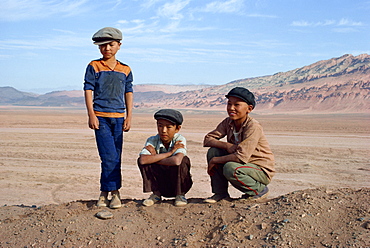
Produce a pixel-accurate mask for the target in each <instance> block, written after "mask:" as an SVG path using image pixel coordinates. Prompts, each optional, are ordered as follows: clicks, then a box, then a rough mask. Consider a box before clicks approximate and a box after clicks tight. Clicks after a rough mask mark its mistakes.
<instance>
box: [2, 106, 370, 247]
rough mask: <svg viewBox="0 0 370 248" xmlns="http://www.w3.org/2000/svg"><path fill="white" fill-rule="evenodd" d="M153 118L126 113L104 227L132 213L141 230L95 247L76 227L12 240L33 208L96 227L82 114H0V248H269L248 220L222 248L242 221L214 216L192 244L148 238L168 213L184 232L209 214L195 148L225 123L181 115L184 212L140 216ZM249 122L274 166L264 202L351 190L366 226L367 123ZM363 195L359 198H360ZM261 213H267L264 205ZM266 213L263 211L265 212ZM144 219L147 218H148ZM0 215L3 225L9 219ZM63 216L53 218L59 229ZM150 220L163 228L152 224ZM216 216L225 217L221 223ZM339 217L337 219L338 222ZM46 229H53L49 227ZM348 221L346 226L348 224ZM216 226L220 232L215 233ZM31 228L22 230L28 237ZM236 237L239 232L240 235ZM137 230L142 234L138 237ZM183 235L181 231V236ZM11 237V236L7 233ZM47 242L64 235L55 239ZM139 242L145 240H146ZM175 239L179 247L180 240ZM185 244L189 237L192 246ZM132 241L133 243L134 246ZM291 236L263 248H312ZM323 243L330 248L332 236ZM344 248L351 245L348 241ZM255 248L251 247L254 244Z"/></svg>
mask: <svg viewBox="0 0 370 248" xmlns="http://www.w3.org/2000/svg"><path fill="white" fill-rule="evenodd" d="M155 111H156V109H147V110H145V111H144V110H135V111H134V116H133V122H132V127H131V130H130V131H129V132H128V133H125V135H124V151H123V162H122V175H123V182H122V183H123V187H122V189H121V198H122V201H123V202H124V203H126V206H125V207H123V208H122V209H119V210H114V214H115V218H114V219H115V221H119V219H120V218H127V214H128V212H129V211H132V213H136V215H135V214H131V216H138V218H139V217H140V215H137V211H145V213H143V216H144V217H143V216H141V217H142V219H143V223H141V224H142V226H141V227H139V226H137V227H136V229H135V230H134V229H133V230H132V232H131V233H130V235H132V236H131V237H132V239H130V240H127V239H126V240H118V237H119V233H117V232H118V231H117V232H116V233H115V232H111V233H115V234H114V235H112V234H110V235H109V234H106V235H107V236H104V238H103V237H100V238H99V237H95V235H98V234H96V233H97V232H96V230H94V231H92V233H94V234H91V233H88V234H86V235H83V234H82V233H81V230H80V229H78V227H76V230H74V233H75V236H73V232H72V233H70V235H68V231H66V230H64V231H60V232H58V231H55V232H56V233H54V234H53V233H49V235H46V230H48V229H47V228H42V227H40V228H39V229H38V230H37V231H35V233H37V235H36V234H35V233H31V232H30V233H29V234H28V236H27V235H26V234H24V235H25V236H22V233H25V232H26V231H14V230H15V229H14V228H16V227H15V226H16V225H18V226H22V225H31V224H30V223H26V222H24V221H25V219H24V218H26V217H24V218H23V217H20V216H31V215H30V212H27V213H24V212H22V214H23V215H22V214H21V213H20V211H26V210H27V211H31V210H33V211H42V209H43V208H46V209H47V208H50V209H49V210H48V211H49V212H50V211H55V214H56V213H63V214H65V215H66V216H70V217H71V218H72V217H73V218H74V219H73V220H68V221H70V223H72V222H73V223H75V222H78V221H77V219H79V218H78V216H80V214H81V213H80V212H81V211H85V212H86V211H92V212H90V213H89V217H85V218H87V220H86V221H87V223H90V224H89V225H91V223H92V222H94V221H97V224H96V226H95V227H96V228H98V227H99V223H101V222H99V220H97V218H95V217H94V216H93V215H94V213H95V212H97V211H98V209H96V207H94V203H95V200H96V199H97V197H98V195H99V175H100V160H99V157H98V153H97V149H96V144H95V138H94V133H93V131H92V130H90V129H89V128H88V126H87V115H86V111H85V110H84V109H78V108H75V109H67V108H36V107H35V108H33V107H10V106H5V107H0V178H1V180H0V205H1V206H3V207H1V208H2V212H1V213H2V214H1V220H2V222H1V227H3V229H2V231H4V235H5V233H6V232H5V230H8V229H6V224H7V223H8V224H9V223H13V224H14V225H13V227H12V228H13V229H9V230H11V231H10V234H8V235H10V236H12V235H14V237H13V236H12V237H13V238H9V237H8V236H7V238H4V239H3V241H2V242H3V243H1V241H0V246H1V245H2V246H1V247H20V246H19V245H22V246H23V245H25V246H27V245H29V247H31V245H35V246H36V247H44V246H43V245H45V246H50V247H51V246H58V245H62V246H63V244H64V246H66V247H83V246H89V245H91V246H92V247H98V246H100V247H108V246H110V247H132V246H138V247H145V246H146V244H148V246H163V247H165V246H170V245H173V246H176V245H185V246H190V247H201V246H203V247H217V246H223V245H226V246H228V245H229V247H234V246H241V247H243V246H246V247H248V246H250V247H253V244H254V243H253V242H254V241H255V242H257V240H264V242H272V241H271V240H272V239H271V238H270V239H269V238H267V239H266V237H268V236H269V234H263V235H264V236H261V237H259V236H257V234H253V235H254V236H253V235H252V234H249V233H248V232H251V231H252V230H253V228H252V226H253V225H254V226H255V229H256V230H262V229H265V227H263V226H262V224H263V223H262V224H261V223H257V222H253V221H252V220H249V222H248V221H247V222H248V223H249V224H250V227H249V229H248V230H249V231H244V232H243V235H242V237H239V238H240V240H239V241H235V242H236V243H235V242H234V243H232V241H231V238H230V237H229V236H230V235H231V234H230V233H227V234H224V232H223V231H225V232H226V231H227V230H224V229H225V228H226V227H227V226H228V225H230V223H233V221H234V219H242V218H246V216H244V217H243V216H241V214H240V213H239V215H238V214H235V215H232V216H229V217H230V218H228V217H219V218H220V221H216V220H215V219H216V217H214V218H215V219H212V217H209V218H210V219H212V220H213V222H212V221H210V222H209V223H214V225H215V227H210V228H208V229H207V226H199V228H200V229H199V230H201V228H205V230H204V231H203V232H206V233H203V234H199V235H200V236H199V237H198V236H196V235H197V234H192V235H191V237H190V236H189V235H190V234H189V233H199V232H200V231H198V232H197V231H194V232H191V231H190V230H189V233H187V234H182V233H181V230H180V229H179V230H177V229H176V230H177V231H174V230H173V231H171V233H172V236H171V235H170V234H164V233H163V230H165V229H161V228H165V227H163V226H162V227H161V228H159V229H161V230H162V231H161V232H159V233H156V232H154V231H153V229H156V228H154V227H153V225H156V226H157V229H158V226H160V224H159V223H168V226H167V229H171V221H176V220H177V219H176V218H175V217H174V216H172V217H171V215H172V214H173V213H176V214H175V215H176V216H177V217H178V216H182V220H181V219H179V220H178V221H180V223H187V225H188V226H189V227H188V228H194V226H197V225H196V224H194V223H193V224H189V222H184V218H186V215H189V213H188V212H186V211H191V210H190V209H193V210H194V211H197V213H196V214H198V215H200V216H201V217H204V216H206V215H207V211H211V210H210V208H211V207H213V206H215V205H213V206H208V205H207V204H205V205H204V204H200V202H201V199H202V198H206V197H209V196H211V195H212V193H211V189H210V180H209V177H208V175H207V173H206V166H207V165H206V159H205V155H206V152H207V148H204V147H202V142H203V137H204V135H205V134H206V133H207V132H209V131H211V130H212V129H214V128H215V127H216V125H217V124H218V123H219V122H220V121H221V120H222V119H223V118H225V117H226V112H225V111H207V110H181V111H182V113H183V115H184V123H183V127H182V129H181V131H180V133H181V134H183V135H184V136H185V137H186V138H187V147H188V156H189V157H190V159H191V163H192V169H191V173H192V176H193V181H194V185H193V187H192V189H191V190H190V192H189V193H188V194H187V197H188V198H189V202H190V203H189V205H188V206H187V207H186V208H185V210H184V209H182V210H178V208H175V207H173V206H172V202H171V199H169V200H167V201H165V202H164V203H162V204H156V205H155V206H153V207H152V208H143V207H142V206H140V201H141V199H143V198H146V197H148V194H144V193H143V192H142V183H141V176H140V172H139V170H138V168H137V165H136V159H137V157H138V153H139V151H140V150H141V149H142V147H143V145H144V142H145V140H146V138H147V137H149V136H151V135H155V134H156V126H155V120H154V119H153V114H154V112H155ZM251 116H253V117H254V118H255V119H257V120H258V121H259V122H260V123H261V124H262V126H263V127H264V131H265V134H266V136H267V139H268V141H269V143H270V146H271V148H272V150H273V153H274V154H275V158H276V169H277V173H276V175H275V177H274V178H273V180H272V182H271V184H270V185H269V188H270V195H269V197H268V201H270V202H273V201H274V199H275V200H276V199H280V200H281V199H282V198H289V197H288V196H289V195H290V194H294V193H295V192H303V193H301V195H302V199H304V201H305V200H307V199H306V197H304V196H305V195H311V198H312V197H313V195H315V192H317V194H318V195H320V194H324V195H325V194H328V195H330V194H332V195H331V197H333V194H339V195H340V194H343V195H346V194H347V195H348V194H350V195H353V194H356V192H360V191H361V192H362V193H361V194H360V195H361V197H362V198H361V199H362V200H361V201H360V203H361V204H365V205H364V206H365V208H366V207H367V212H366V211H365V213H361V214H359V215H358V218H362V221H364V223H365V224H366V225H369V224H368V223H367V222H366V221H370V219H369V208H368V207H369V204H368V202H369V201H370V198H369V192H368V191H369V190H368V188H369V187H370V180H369V175H370V161H369V160H370V114H304V115H303V114H296V115H294V114H259V113H258V111H257V110H256V111H255V113H252V114H251ZM345 188H348V190H350V193H345V192H344V191H343V190H347V189H345ZM364 190H365V192H363V191H364ZM306 191H307V192H309V193H307V192H306ZM305 192H306V193H305ZM320 192H321V193H320ZM332 192H334V193H332ZM335 192H336V193H335ZM338 192H342V193H338ZM230 193H231V196H232V198H234V199H236V198H239V197H240V196H241V193H240V192H238V191H237V190H234V189H233V188H231V187H230ZM328 197H329V196H328ZM308 198H309V197H308ZM313 198H314V197H313ZM324 198H325V197H324ZM324 198H323V199H324ZM300 199H301V198H300ZM333 199H334V198H333ZM335 199H337V198H335ZM364 199H365V200H364ZM352 200H354V201H359V198H358V197H357V198H356V196H354V195H353V198H352ZM366 202H367V204H366ZM198 203H199V204H198ZM71 204H72V205H73V207H72V209H79V211H80V212H78V211H77V210H75V215H73V210H70V208H71ZM232 204H233V205H232ZM240 204H241V203H240V202H239V201H236V203H233V201H231V202H228V201H226V202H224V201H223V203H217V204H216V206H217V208H220V209H222V211H221V212H222V213H225V211H226V212H227V209H229V208H231V207H233V208H234V209H235V208H236V209H238V208H239V207H240V208H243V209H245V206H246V205H240ZM264 204H268V202H267V203H264ZM271 204H272V203H271ZM271 204H270V205H269V206H270V207H271ZM302 204H303V203H302ZM314 204H315V203H314ZM262 205H263V204H261V205H258V206H256V205H254V206H252V207H255V208H260V209H262V207H264V206H262ZM52 206H53V207H52ZM327 206H328V208H329V207H332V208H333V209H335V208H336V206H335V205H331V204H329V203H328V205H327ZM265 207H268V206H265ZM347 207H348V206H347ZM198 208H199V209H198ZM303 208H304V207H303ZM345 208H346V207H344V209H345ZM66 209H67V210H66ZM68 209H69V210H68ZM186 209H187V210H186ZM44 211H46V210H44ZM66 211H67V212H66ZM76 211H77V212H78V213H77V212H76ZM110 211H112V210H110ZM125 211H126V212H125ZM147 211H152V212H149V213H148V212H147ZM153 211H154V212H153ZM176 211H177V212H176ZM179 211H181V212H179ZM202 211H203V212H202ZM204 211H206V212H204ZM233 211H236V210H233ZM325 211H326V210H325ZM347 211H348V209H347ZM358 211H359V210H358ZM361 211H363V210H361ZM218 212H219V211H218ZM17 213H18V215H17ZM86 213H88V212H86ZM27 214H28V215H27ZM148 214H149V215H150V216H149V215H148ZM303 214H304V213H302V216H303ZM305 215H306V214H305ZM9 216H13V219H12V217H9ZM15 216H18V217H15ZM40 216H44V217H40ZM66 216H64V217H60V219H61V220H60V222H63V220H66V219H67V217H66ZM125 216H126V217H125ZM155 216H156V217H155ZM160 216H162V217H163V219H160ZM223 216H228V215H227V214H223ZM37 218H39V219H40V218H41V219H42V218H46V217H45V213H44V214H43V215H41V214H39V215H38V217H37ZM37 218H36V217H35V220H34V221H35V223H39V222H37V220H36V219H37ZM89 218H91V219H89ZM132 218H134V217H132ZM158 218H159V219H158ZM225 218H226V219H225ZM266 218H267V217H266ZM281 218H283V219H277V220H276V222H279V221H282V220H284V215H282V216H281ZM297 218H298V217H297ZM327 218H328V219H327V221H329V222H330V216H329V217H327ZM340 218H342V217H340V216H339V219H340ZM30 219H31V217H30ZM80 219H83V217H81V216H80ZM199 219H200V218H199ZM285 219H289V216H286V217H285ZM6 220H8V221H6ZM88 220H89V221H88ZM22 221H23V222H22ZM30 221H31V220H30ZM49 221H52V220H49ZM53 221H55V222H57V220H53ZM108 221H113V220H108ZM137 221H138V220H137ZM274 221H275V220H274ZM46 222H47V220H45V219H44V221H43V222H42V223H43V224H40V225H46ZM55 222H54V224H55ZM265 222H266V223H267V225H268V226H269V225H270V226H271V228H273V227H274V226H273V224H272V223H271V222H272V221H270V222H268V221H265ZM287 222H288V221H287ZM352 222H356V220H353V221H352ZM17 223H18V224H17ZM22 223H23V224H22ZM35 223H33V224H34V226H37V224H35ZM105 223H108V222H105ZM112 223H113V222H112ZM119 223H121V224H117V223H115V224H114V226H112V228H113V229H115V228H116V227H117V229H119V232H123V233H124V232H126V234H124V235H127V233H128V232H129V231H130V230H131V229H130V228H131V227H130V226H129V225H126V224H122V222H119ZM148 223H149V224H148ZM150 223H151V224H150ZM222 223H228V224H224V225H222ZM238 223H239V222H238ZM269 223H270V224H269ZM198 224H199V223H198ZM362 224H363V223H362ZM9 225H10V224H9ZM49 225H50V226H49V227H50V228H51V229H50V230H53V228H52V224H51V223H49ZM71 225H72V224H71ZM112 225H113V224H112ZM151 225H152V226H151ZM180 225H181V224H180ZM199 225H200V224H199ZM219 225H221V226H219ZM360 225H361V223H360ZM360 225H359V226H360ZM191 226H192V227H191ZM246 226H249V225H246ZM313 226H315V225H314V224H312V223H311V224H309V226H307V228H308V229H310V228H311V229H312V230H315V229H314V227H313ZM31 227H32V225H31ZM31 227H29V228H28V230H31V229H32V228H31ZM54 227H55V226H54ZM234 227H235V226H234ZM9 228H10V226H9ZM80 228H82V229H83V228H85V226H80ZM102 228H103V227H102ZM104 228H106V227H104ZM140 228H141V229H140ZM145 228H147V229H145ZM241 228H242V227H241ZM338 228H339V227H338ZM26 229H27V228H26ZM26 229H24V230H26ZM43 229H45V230H44V231H41V234H40V230H43ZM242 229H245V228H244V227H243V228H242ZM267 229H268V228H267ZM9 230H8V231H9ZM17 230H18V229H17ZM19 230H21V229H19ZM22 230H23V229H22ZM55 230H56V229H55ZM86 230H88V229H86ZM104 230H105V232H108V233H109V232H110V231H106V229H104ZM137 230H142V231H141V232H138V231H137ZM183 230H185V229H184V228H183ZM271 230H272V229H271ZM302 230H303V229H302ZM363 230H364V231H363V233H362V234H361V235H368V233H369V229H368V228H365V227H363ZM12 232H14V233H17V234H14V233H13V234H12ZM233 232H234V234H235V233H236V232H237V231H236V230H234V231H233ZM271 232H272V231H270V233H271ZM57 233H58V235H62V234H63V235H64V236H63V235H62V236H57ZM76 233H77V234H78V235H77V234H76ZM102 233H104V231H99V235H103V234H102ZM148 233H151V234H150V235H149V234H148ZM161 233H162V234H161ZM257 233H262V231H261V232H259V231H257ZM302 233H303V232H302ZM304 233H306V236H307V235H308V232H304ZM342 233H343V232H342ZM143 234H146V235H147V236H145V237H146V238H142V237H141V235H143ZM32 235H34V236H32ZM40 235H44V236H45V238H44V239H43V238H42V237H41V236H40ZM122 235H123V234H122ZM135 235H136V236H135ZM166 235H167V236H166ZM186 235H187V236H186ZM202 235H203V236H202ZM227 235H229V236H227ZM248 235H249V236H248ZM250 235H252V236H250ZM261 235H262V234H261ZM266 235H267V236H266ZM278 235H281V233H280V234H279V233H278ZM287 235H288V234H287ZM296 235H297V234H296ZM312 235H319V236H314V237H316V238H317V239H319V238H320V234H316V233H312ZM321 235H322V234H321ZM327 235H329V234H327ZM348 235H350V234H348ZM348 235H347V236H348ZM361 235H360V234H359V235H357V240H360V241H361V240H362V241H361V242H362V243H361V242H360V243H357V244H361V245H364V244H365V245H370V244H369V243H367V244H366V242H367V241H368V240H367V241H363V239H361V237H362V236H361ZM39 236H40V237H39ZM111 236H113V237H111ZM185 236H186V237H187V238H184V237H185ZM194 236H196V237H195V238H194ZM303 236H304V235H303ZM324 236H325V235H324ZM329 236H330V235H329ZM338 236H339V238H337V239H336V240H339V241H338V242H342V243H341V245H343V246H345V245H346V243H345V242H346V239H350V240H352V239H353V237H349V238H348V237H347V236H346V238H345V239H344V240H342V239H341V238H340V237H341V236H340V234H338ZM32 237H33V238H32ZM34 237H36V238H34ZM72 237H74V238H75V239H73V238H72ZM135 237H137V238H136V241H135ZM287 237H289V235H288V236H287ZM297 237H298V236H297ZM297 237H292V238H291V240H290V241H289V240H288V241H286V240H284V238H283V237H280V239H278V238H276V240H275V243H267V244H280V245H282V246H284V244H285V245H287V246H291V247H297V246H299V245H300V244H301V245H303V246H305V245H308V244H309V245H315V244H316V245H317V243H312V242H314V241H313V240H315V239H313V240H312V238H310V237H309V236H307V237H308V239H304V238H303V237H302V238H301V240H300V241H299V240H298V241H297V239H298V238H297ZM321 237H322V236H321ZM325 237H326V236H325ZM343 237H344V236H343ZM191 238H193V239H194V241H191ZM286 239H288V238H286ZM4 240H5V241H4ZM184 240H186V241H184ZM248 240H249V241H248ZM269 240H270V241H269ZM333 240H335V238H334V237H333ZM133 242H136V243H133ZM228 242H229V243H228ZM243 242H249V243H247V244H246V243H243ZM261 242H262V241H261ZM278 242H282V243H278ZM289 242H290V243H289ZM294 242H297V243H294ZM299 242H300V243H299ZM310 242H311V243H310ZM323 242H324V241H321V243H320V241H318V244H321V245H323ZM108 244H110V245H108ZM255 244H261V243H255ZM328 244H335V241H328ZM348 244H352V243H348ZM353 244H355V246H356V242H354V243H353ZM114 245H116V246H114ZM212 245H214V246H212ZM295 245H297V246H295ZM27 247H28V246H27ZM256 247H260V246H259V245H257V246H256Z"/></svg>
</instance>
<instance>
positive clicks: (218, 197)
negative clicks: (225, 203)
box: [203, 193, 230, 203]
mask: <svg viewBox="0 0 370 248" xmlns="http://www.w3.org/2000/svg"><path fill="white" fill-rule="evenodd" d="M229 197H230V195H229V194H228V193H224V194H214V195H213V196H211V197H210V198H207V199H205V200H204V201H203V202H205V203H216V202H218V201H221V200H222V199H225V198H229Z"/></svg>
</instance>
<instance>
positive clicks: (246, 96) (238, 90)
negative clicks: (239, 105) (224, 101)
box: [226, 87, 256, 108]
mask: <svg viewBox="0 0 370 248" xmlns="http://www.w3.org/2000/svg"><path fill="white" fill-rule="evenodd" d="M230 96H235V97H237V98H240V99H242V100H243V101H244V102H246V103H248V105H252V106H253V108H254V107H255V106H256V101H255V100H254V95H253V93H252V92H250V91H249V90H248V89H246V88H243V87H235V88H233V89H232V90H230V92H229V93H228V94H227V95H226V97H227V98H229V97H230Z"/></svg>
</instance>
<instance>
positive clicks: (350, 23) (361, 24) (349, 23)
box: [338, 18, 363, 27]
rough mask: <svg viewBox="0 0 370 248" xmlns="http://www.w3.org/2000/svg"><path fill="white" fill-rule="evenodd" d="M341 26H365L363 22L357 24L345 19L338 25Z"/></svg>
mask: <svg viewBox="0 0 370 248" xmlns="http://www.w3.org/2000/svg"><path fill="white" fill-rule="evenodd" d="M338 25H339V26H352V27H353V26H363V23H362V22H355V21H351V20H349V19H346V18H343V19H341V20H340V21H339V23H338Z"/></svg>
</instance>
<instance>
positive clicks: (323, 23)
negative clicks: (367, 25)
mask: <svg viewBox="0 0 370 248" xmlns="http://www.w3.org/2000/svg"><path fill="white" fill-rule="evenodd" d="M291 26H294V27H323V26H347V27H354V26H363V23H362V22H355V21H352V20H349V19H345V18H342V19H341V20H339V21H335V20H325V21H320V22H308V21H293V22H292V24H291Z"/></svg>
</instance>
